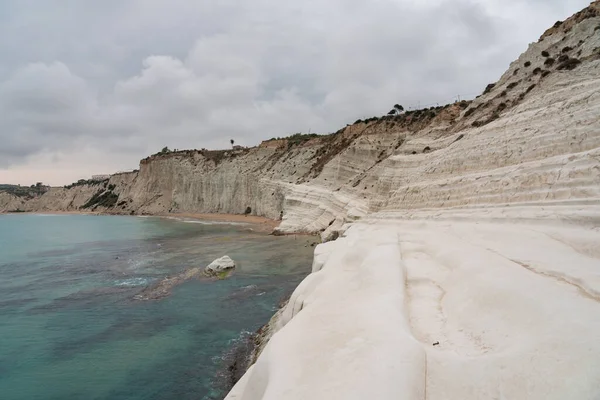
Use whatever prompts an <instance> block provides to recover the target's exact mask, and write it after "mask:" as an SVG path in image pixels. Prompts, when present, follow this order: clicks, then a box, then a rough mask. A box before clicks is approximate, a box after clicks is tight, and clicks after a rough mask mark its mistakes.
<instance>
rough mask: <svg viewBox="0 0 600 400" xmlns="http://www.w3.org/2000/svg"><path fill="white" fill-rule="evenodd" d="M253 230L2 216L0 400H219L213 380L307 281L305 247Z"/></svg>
mask: <svg viewBox="0 0 600 400" xmlns="http://www.w3.org/2000/svg"><path fill="white" fill-rule="evenodd" d="M250 228H251V225H235V224H224V223H215V224H212V223H211V224H208V223H205V222H200V221H177V220H169V219H162V218H141V217H121V216H93V215H31V214H12V215H0V399H2V400H37V399H43V400H59V399H60V400H71V399H86V400H92V399H98V400H100V399H106V400H109V399H110V400H121V399H123V400H125V399H127V400H137V399H140V400H141V399H144V400H153V399H161V400H169V399H178V400H185V399H195V400H198V399H219V398H223V393H222V391H220V390H219V382H218V379H215V377H216V376H217V375H218V374H219V371H220V370H221V369H222V368H223V361H222V356H223V355H224V354H226V353H227V352H228V350H229V349H231V348H232V346H233V345H235V343H236V340H237V339H238V338H240V337H243V336H244V332H253V331H255V330H256V329H258V328H259V327H260V326H261V325H263V324H264V323H265V322H267V321H268V320H269V318H270V317H271V315H272V314H273V312H274V311H275V309H276V307H277V305H278V303H279V301H280V300H281V299H282V298H283V297H284V296H285V295H288V294H289V293H290V292H291V291H292V290H293V288H294V287H295V286H296V285H297V284H298V283H299V282H300V281H301V280H302V278H303V277H304V276H305V275H306V274H307V273H308V272H309V270H310V264H311V259H312V251H313V248H311V247H310V246H307V245H306V244H307V242H308V241H312V240H310V239H308V238H306V237H297V238H294V237H293V236H292V237H272V236H268V235H266V234H264V233H256V232H253V231H251V230H250ZM225 254H227V255H229V256H230V257H232V258H233V259H234V260H236V262H237V263H238V270H237V271H236V273H235V274H234V275H233V276H232V277H230V278H229V279H226V280H222V281H214V280H208V279H206V280H192V281H188V282H186V283H184V284H182V285H181V286H179V287H177V288H175V289H174V290H173V293H172V295H171V296H170V297H167V298H165V299H162V300H158V301H146V302H145V301H137V300H134V299H133V296H134V295H135V294H136V293H138V292H139V291H140V290H142V289H143V288H144V287H145V286H146V285H148V284H151V283H152V282H155V281H156V280H159V279H161V278H163V277H165V276H167V275H172V274H175V273H178V272H181V271H183V270H185V269H187V268H190V267H195V266H200V267H204V266H206V265H207V264H208V263H210V262H211V261H212V260H214V259H215V258H217V257H220V256H222V255H225Z"/></svg>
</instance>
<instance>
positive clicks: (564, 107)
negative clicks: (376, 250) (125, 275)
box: [0, 2, 600, 234]
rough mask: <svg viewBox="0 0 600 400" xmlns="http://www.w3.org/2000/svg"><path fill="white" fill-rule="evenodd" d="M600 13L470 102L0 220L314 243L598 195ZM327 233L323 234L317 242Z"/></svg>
mask: <svg viewBox="0 0 600 400" xmlns="http://www.w3.org/2000/svg"><path fill="white" fill-rule="evenodd" d="M598 15H599V13H598V2H595V3H594V4H592V6H590V7H589V8H588V9H586V10H584V11H582V12H581V13H579V14H578V15H576V16H574V17H572V18H571V19H569V20H567V21H565V22H563V23H561V24H559V25H557V26H555V27H554V28H552V29H550V30H549V31H547V32H546V33H545V34H544V35H543V36H542V38H541V39H540V41H539V42H537V43H533V44H531V45H530V46H529V49H528V50H527V51H526V52H525V53H524V54H522V55H521V56H520V57H519V59H518V60H516V61H515V62H513V63H512V64H511V66H510V68H509V69H508V71H506V73H505V74H504V75H503V76H502V77H501V78H500V80H499V81H498V82H496V83H495V84H490V85H489V86H488V88H486V90H485V92H484V94H482V95H481V96H479V97H478V98H477V99H475V100H474V101H473V102H471V103H467V102H463V103H457V104H453V105H449V106H446V107H438V108H435V109H434V108H432V109H427V110H419V111H414V112H406V113H404V114H402V115H400V116H388V117H383V118H371V119H369V120H366V121H357V122H356V123H355V124H353V125H350V126H347V127H346V128H344V129H341V130H340V131H338V132H337V133H335V134H333V135H329V136H326V137H319V138H296V139H293V138H292V139H290V140H278V141H266V142H263V143H262V144H261V145H260V146H258V147H255V148H250V149H238V150H229V151H205V150H203V151H196V150H192V151H180V152H172V153H167V154H163V155H155V156H152V157H149V158H147V159H145V160H142V161H141V163H140V169H139V171H136V172H132V173H127V174H118V175H113V176H111V177H110V179H109V180H108V181H107V182H104V183H101V184H95V185H90V184H86V185H79V186H75V187H72V188H69V189H65V188H52V189H51V190H49V191H48V192H47V193H46V194H44V195H42V196H39V197H36V198H34V199H32V200H28V201H20V200H18V199H17V200H15V199H12V198H10V197H7V196H6V195H4V196H3V197H0V199H1V200H0V210H2V211H11V210H16V209H19V210H25V211H52V210H64V211H66V210H79V209H80V208H81V207H84V206H85V207H84V210H88V211H89V210H94V211H98V212H110V213H122V214H156V213H166V212H202V213H236V214H240V213H244V211H245V210H246V209H247V207H250V208H251V210H252V214H256V215H262V216H266V217H270V218H279V216H280V213H281V212H282V211H283V213H284V220H283V223H282V224H281V226H280V228H279V229H280V230H282V231H284V232H291V231H307V232H318V231H323V230H325V229H328V231H331V230H332V229H335V228H339V227H340V226H341V225H342V224H343V223H345V222H348V221H353V220H356V219H357V218H360V217H362V216H365V215H367V214H369V213H374V212H377V211H382V210H403V209H423V208H448V207H465V206H471V207H472V206H486V205H490V204H494V205H499V204H507V203H509V204H516V203H531V202H544V203H548V204H550V203H552V202H557V201H558V202H573V201H579V202H582V201H583V202H585V201H595V200H597V199H598V198H599V196H600V169H599V157H600V150H599V146H600V132H599V115H600V95H599V94H598V93H600V31H599V30H598V26H600V17H599V16H598ZM326 234H327V233H326Z"/></svg>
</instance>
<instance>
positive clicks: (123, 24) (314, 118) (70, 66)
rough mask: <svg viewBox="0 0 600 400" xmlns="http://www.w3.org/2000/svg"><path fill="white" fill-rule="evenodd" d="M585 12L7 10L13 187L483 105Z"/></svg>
mask: <svg viewBox="0 0 600 400" xmlns="http://www.w3.org/2000/svg"><path fill="white" fill-rule="evenodd" d="M587 3H588V1H587V0H566V1H565V0H553V1H546V0H545V1H543V2H542V1H525V0H508V1H502V2H501V1H500V0H489V1H479V2H474V1H470V0H459V1H450V0H436V1H430V2H429V1H428V2H427V4H423V2H418V1H416V0H412V1H411V0H379V1H373V2H361V1H357V0H332V1H329V2H326V4H323V2H319V1H316V0H307V1H305V2H297V4H292V3H289V2H276V1H273V0H255V1H253V2H243V1H239V0H238V1H236V0H230V1H219V2H210V1H205V2H190V1H187V0H171V1H164V0H143V1H142V0H124V1H123V0H119V1H117V0H110V1H104V2H96V1H91V0H90V1H80V0H68V1H65V0H62V1H57V0H54V1H50V0H49V1H47V2H37V1H33V0H6V1H3V2H2V3H0V38H1V39H0V52H1V54H3V62H2V64H1V65H0V107H1V109H2V110H3V112H2V114H1V115H0V181H12V182H18V181H19V182H21V183H28V182H24V181H22V180H23V179H25V177H26V176H27V177H28V176H29V175H27V174H25V173H24V172H23V171H33V170H35V171H38V170H39V169H43V171H45V172H44V176H43V177H40V179H45V180H46V181H49V182H51V183H66V182H69V181H71V180H73V179H75V178H78V177H82V174H84V173H88V170H89V168H88V167H89V165H88V166H87V167H86V166H85V165H83V164H82V163H85V162H89V163H92V160H94V162H93V164H94V166H95V167H100V168H102V169H103V170H104V172H106V171H111V170H116V169H126V168H133V167H135V165H136V163H137V160H138V159H139V158H141V157H144V156H145V155H147V154H149V153H151V152H155V151H157V150H158V149H160V148H161V147H162V146H164V145H168V146H169V147H173V148H200V147H207V148H222V147H226V146H227V144H228V142H229V139H230V138H234V139H235V140H236V141H237V142H238V143H241V144H247V145H253V144H256V143H258V142H259V141H260V140H262V139H265V138H269V137H272V136H283V135H287V134H290V133H295V132H298V131H304V132H306V131H308V130H309V129H311V130H312V131H313V132H323V133H325V132H331V131H335V130H337V129H338V128H339V127H341V126H344V125H345V124H346V123H349V122H352V121H354V120H355V119H357V118H362V117H366V116H371V115H375V114H382V113H384V112H386V111H387V109H388V108H389V107H390V105H392V104H394V103H397V102H400V103H402V104H404V105H416V104H418V103H420V104H426V103H436V102H440V103H444V102H448V101H451V100H452V99H453V98H454V97H455V96H456V95H457V94H462V95H474V94H476V93H478V92H479V91H480V90H481V89H482V88H483V87H484V86H485V85H486V84H487V83H489V82H492V81H494V80H496V79H497V78H498V77H499V76H500V74H501V73H502V72H503V71H504V70H505V69H506V67H507V66H508V64H509V63H510V62H511V61H512V60H513V59H515V58H516V57H517V56H518V55H519V53H521V52H522V51H524V50H525V49H526V46H527V44H528V43H529V42H532V41H535V40H537V38H538V37H539V35H540V34H541V33H542V32H543V31H544V29H546V28H547V27H549V26H550V25H552V24H553V23H554V21H556V20H557V19H564V18H565V17H567V16H569V15H570V14H572V13H573V12H575V11H577V10H578V9H580V8H582V7H584V6H585V5H587ZM4 60H6V61H4ZM81 152H86V154H89V155H88V156H87V157H86V158H85V159H81V157H76V156H74V155H72V154H76V153H80V154H81ZM42 155H43V157H42ZM40 160H46V161H44V162H46V163H47V164H44V165H43V167H42V164H41V162H42V161H40ZM60 162H64V163H67V164H68V167H64V168H63V167H60V168H59V166H58V164H57V167H56V168H53V163H60ZM67 164H65V165H67ZM65 171H67V172H65Z"/></svg>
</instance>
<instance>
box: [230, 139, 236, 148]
mask: <svg viewBox="0 0 600 400" xmlns="http://www.w3.org/2000/svg"><path fill="white" fill-rule="evenodd" d="M229 141H230V142H231V147H233V144H234V143H235V140H233V139H231V140H229Z"/></svg>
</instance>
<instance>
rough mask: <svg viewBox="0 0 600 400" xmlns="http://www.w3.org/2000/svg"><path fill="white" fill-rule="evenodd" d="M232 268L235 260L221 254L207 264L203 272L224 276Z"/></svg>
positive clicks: (228, 273) (229, 272) (209, 274)
mask: <svg viewBox="0 0 600 400" xmlns="http://www.w3.org/2000/svg"><path fill="white" fill-rule="evenodd" d="M234 269H235V262H234V261H233V260H232V259H231V258H229V256H223V257H221V258H217V259H216V260H215V261H213V262H211V263H210V264H208V266H207V267H206V268H204V274H205V275H207V276H214V277H218V278H224V277H226V276H228V275H230V274H231V273H232V272H233V270H234Z"/></svg>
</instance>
